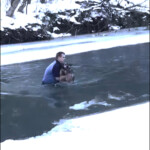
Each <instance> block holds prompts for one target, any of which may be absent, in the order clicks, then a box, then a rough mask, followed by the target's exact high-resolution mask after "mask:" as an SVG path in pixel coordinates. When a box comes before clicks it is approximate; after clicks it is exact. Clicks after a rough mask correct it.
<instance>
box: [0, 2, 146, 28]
mask: <svg viewBox="0 0 150 150" xmlns="http://www.w3.org/2000/svg"><path fill="white" fill-rule="evenodd" d="M75 1H84V0H54V1H49V3H47V4H46V5H44V4H41V3H40V1H39V0H32V2H31V4H30V5H28V13H27V14H26V12H24V13H23V14H22V13H19V12H17V9H16V11H15V14H14V16H13V18H10V17H7V16H6V11H7V10H8V9H9V7H10V1H9V0H1V1H0V5H1V30H3V28H4V27H8V28H11V29H16V28H20V27H23V28H24V27H25V26H26V25H27V24H28V23H39V24H41V23H42V21H41V19H42V17H43V16H44V12H46V11H48V10H50V11H51V12H53V13H57V12H58V11H64V10H66V9H67V10H68V9H81V6H80V5H78V4H76V3H75ZM94 1H97V0H94ZM130 1H131V2H132V3H133V4H130V5H129V4H128V3H127V2H126V1H125V0H122V1H120V0H111V3H112V4H114V5H116V4H117V3H118V2H121V3H120V5H121V6H123V7H125V8H126V7H130V6H131V7H132V5H134V4H135V5H137V4H140V5H141V6H142V7H141V8H138V9H139V11H144V12H148V10H149V0H130ZM19 6H20V5H18V7H19ZM37 15H38V18H36V17H35V16H37ZM22 18H23V19H22ZM35 30H36V29H35Z"/></svg>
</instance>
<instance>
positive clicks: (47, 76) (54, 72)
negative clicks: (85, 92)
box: [42, 52, 72, 84]
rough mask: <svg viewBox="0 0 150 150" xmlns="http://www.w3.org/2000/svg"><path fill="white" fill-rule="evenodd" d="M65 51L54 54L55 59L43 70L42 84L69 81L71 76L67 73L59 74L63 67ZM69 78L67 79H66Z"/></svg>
mask: <svg viewBox="0 0 150 150" xmlns="http://www.w3.org/2000/svg"><path fill="white" fill-rule="evenodd" d="M64 62H65V53H64V52H58V53H57V54H56V60H55V61H53V62H52V63H51V64H50V65H49V66H48V67H47V68H46V70H45V73H44V76H43V79H42V84H55V83H57V82H61V81H67V82H70V81H71V80H72V79H71V76H70V75H69V76H68V75H67V74H61V70H62V69H64ZM68 78H69V79H68Z"/></svg>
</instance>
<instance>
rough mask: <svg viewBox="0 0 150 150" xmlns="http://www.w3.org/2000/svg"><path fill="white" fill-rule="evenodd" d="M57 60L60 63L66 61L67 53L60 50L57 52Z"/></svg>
mask: <svg viewBox="0 0 150 150" xmlns="http://www.w3.org/2000/svg"><path fill="white" fill-rule="evenodd" d="M56 60H58V61H59V62H60V63H64V61H65V53H64V52H58V53H57V54H56Z"/></svg>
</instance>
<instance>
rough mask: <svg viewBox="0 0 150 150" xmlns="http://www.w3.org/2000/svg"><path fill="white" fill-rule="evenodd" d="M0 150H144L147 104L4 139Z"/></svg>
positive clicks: (147, 122)
mask: <svg viewBox="0 0 150 150" xmlns="http://www.w3.org/2000/svg"><path fill="white" fill-rule="evenodd" d="M1 149H2V150H12V149H15V150H20V149H22V150H26V149H36V150H41V149H44V150H48V149H53V150H60V149H65V150H70V149H71V150H76V149H78V150H82V149H86V150H91V149H94V150H100V149H102V150H111V149H112V150H142V149H143V150H148V149H149V103H144V104H140V105H136V106H132V107H126V108H121V109H117V110H114V111H110V112H105V113H101V114H95V115H90V116H85V117H81V118H76V119H70V120H62V121H60V122H59V125H57V126H56V127H54V128H53V129H52V130H51V131H50V132H48V133H45V134H43V135H41V136H37V137H32V138H29V139H26V140H6V141H5V142H3V143H1Z"/></svg>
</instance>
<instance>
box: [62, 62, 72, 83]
mask: <svg viewBox="0 0 150 150" xmlns="http://www.w3.org/2000/svg"><path fill="white" fill-rule="evenodd" d="M60 76H66V79H64V80H62V81H64V82H74V80H75V75H74V73H73V70H72V69H71V65H69V64H64V65H63V68H62V69H61V70H60Z"/></svg>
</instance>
